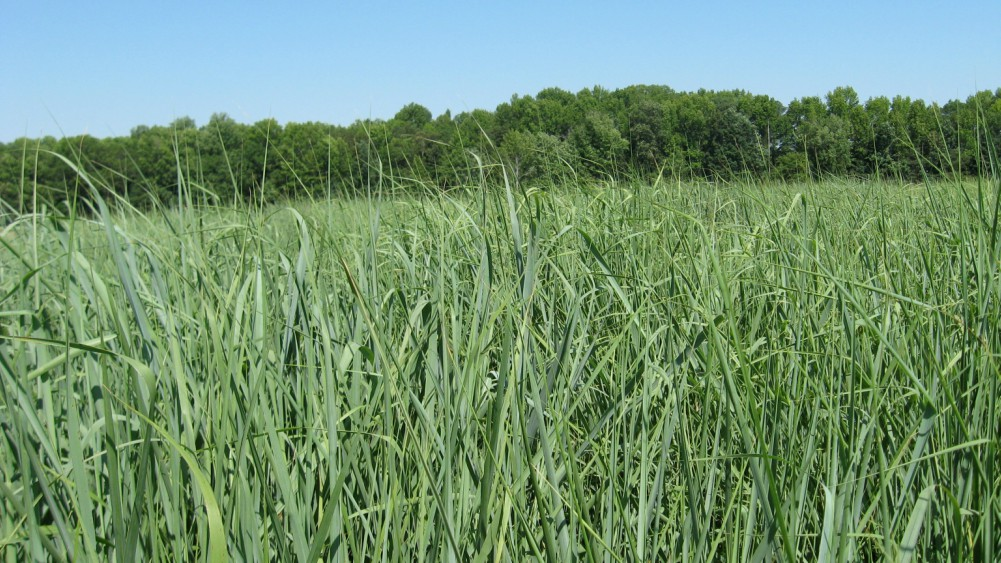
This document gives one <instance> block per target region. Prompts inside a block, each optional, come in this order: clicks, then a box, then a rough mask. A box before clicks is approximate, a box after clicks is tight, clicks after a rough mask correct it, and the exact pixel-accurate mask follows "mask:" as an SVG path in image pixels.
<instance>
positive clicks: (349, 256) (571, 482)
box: [0, 180, 1001, 561]
mask: <svg viewBox="0 0 1001 563" xmlns="http://www.w3.org/2000/svg"><path fill="white" fill-rule="evenodd" d="M81 189H82V190H83V191H86V190H87V189H89V188H88V187H87V186H86V185H83V186H82V188H81ZM998 197H999V187H998V184H997V183H996V182H993V181H987V180H981V181H980V182H971V183H967V184H961V183H941V184H929V185H924V184H917V185H915V184H899V183H865V182H849V181H833V180H832V181H829V182H823V183H817V184H800V185H789V184H777V185H755V184H733V185H708V184H693V185H686V184H678V183H658V184H656V185H653V186H649V185H646V186H628V185H611V186H574V185H569V186H552V187H550V188H549V189H545V190H538V189H535V190H528V191H524V190H522V189H520V188H517V187H513V188H512V187H508V188H505V187H504V186H497V187H484V186H471V187H470V188H469V189H468V190H466V191H463V192H456V193H455V194H453V195H442V194H439V193H429V194H428V195H424V196H414V195H408V196H394V197H377V196H372V197H370V198H360V199H339V200H333V201H322V202H302V203H301V204H297V205H295V206H294V208H293V207H265V208H236V207H229V208H206V207H201V208H191V209H189V208H183V209H180V210H170V211H163V212H159V211H151V212H148V213H138V212H135V211H123V210H112V211H108V210H107V209H105V208H104V207H103V205H100V206H98V209H97V210H96V211H95V212H93V213H86V214H85V213H82V212H81V213H79V214H78V215H77V216H75V217H73V216H72V215H73V214H72V213H68V212H60V213H46V214H41V215H33V216H24V217H19V218H16V219H15V221H14V223H13V224H11V225H10V226H9V227H7V228H6V231H5V232H4V236H3V239H2V243H0V380H2V402H0V429H2V430H0V435H2V439H0V560H3V561H22V560H26V559H32V558H34V559H46V558H48V559H54V560H61V559H73V560H105V559H114V560H117V561H153V560H156V561H183V560H202V559H210V560H222V559H225V558H227V557H229V558H232V559H236V560H251V561H253V560H261V559H264V560H282V561H302V560H310V561H316V560H318V559H322V560H324V561H360V560H376V559H377V560H383V561H424V560H429V561H521V560H525V559H530V558H535V559H548V560H574V559H577V560H583V561H619V560H627V561H647V560H691V561H705V560H713V561H744V560H776V559H777V560H790V561H792V560H823V561H840V560H872V559H880V558H886V559H893V560H909V559H911V558H916V559H921V560H981V561H991V560H996V559H998V558H999V557H1001V458H999V453H1001V452H999V436H998V434H999V427H1001V414H999V413H1001V409H999V405H998V399H997V397H998V391H999V378H1001V361H999V353H1001V331H999V326H1001V272H999V270H1001V263H999V256H1001V248H999V240H998V233H997V227H998V221H997V219H998V203H999V200H998Z"/></svg>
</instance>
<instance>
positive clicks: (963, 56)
mask: <svg viewBox="0 0 1001 563" xmlns="http://www.w3.org/2000/svg"><path fill="white" fill-rule="evenodd" d="M0 7H2V8H3V9H2V10H0V16H2V18H0V57H2V60H3V63H2V66H0V69H2V70H0V141H2V142H8V141H11V140H13V139H14V138H16V137H20V136H25V135H27V136H30V137H37V136H40V135H55V136H61V135H63V134H66V135H76V134H80V133H89V134H91V135H95V136H100V137H104V136H109V135H128V134H129V131H130V129H131V128H132V127H134V126H136V125H139V124H146V125H156V124H164V125H165V124H168V123H170V122H171V121H173V120H174V119H175V118H177V117H181V116H190V117H193V118H194V119H195V121H196V122H197V123H198V124H199V125H201V124H204V123H205V122H206V121H207V120H208V118H209V116H210V115H211V114H212V113H213V112H219V111H221V112H227V113H229V114H230V115H231V116H232V117H234V118H235V119H237V120H238V121H241V122H245V123H250V122H254V121H257V120H259V119H263V118H267V117H273V118H275V119H277V120H278V121H280V122H282V123H285V122H289V121H323V122H327V123H336V124H349V123H351V122H352V121H354V120H355V119H359V118H366V117H374V118H389V117H392V116H393V114H394V113H395V112H396V111H397V110H398V109H399V108H400V107H402V106H403V105H405V104H406V103H409V102H417V103H420V104H423V105H424V106H426V107H428V108H429V109H430V110H431V111H432V112H433V113H434V114H435V115H438V114H439V113H441V112H443V111H445V110H446V109H451V110H452V112H453V113H459V112H462V111H468V110H472V109H476V108H485V109H493V108H495V107H496V106H497V104H499V103H501V102H504V101H507V100H508V99H509V98H510V97H511V95H512V94H514V93H518V94H535V93H537V92H538V91H539V90H541V89H542V88H545V87H549V86H558V87H561V88H564V89H566V90H570V91H572V92H576V91H578V90H580V89H582V88H586V87H591V86H594V85H596V84H598V85H602V86H604V87H606V88H609V89H615V88H620V87H623V86H628V85H630V84H666V85H668V86H671V87H672V88H674V89H676V90H685V91H687V90H696V89H699V88H708V89H713V90H721V89H732V88H741V89H744V90H748V91H750V92H753V93H760V94H769V95H771V96H774V97H775V98H777V99H779V100H780V101H782V102H783V103H788V102H789V101H791V100H792V99H793V98H799V97H803V96H811V95H818V96H823V95H824V94H826V93H827V92H828V91H830V90H831V89H833V88H834V87H836V86H839V85H850V86H853V87H855V89H856V90H857V91H858V93H859V95H860V97H861V98H862V99H863V100H865V99H867V98H869V97H871V96H878V95H888V96H892V95H896V94H902V95H907V96H911V97H913V98H922V99H924V100H926V101H929V102H931V101H936V102H939V103H943V102H946V101H948V100H949V99H954V98H959V99H966V97H967V96H968V95H970V94H972V93H973V92H975V91H976V90H983V89H992V90H993V89H995V88H998V87H1001V31H999V29H998V23H999V22H1001V1H998V0H990V1H988V0H978V1H969V2H954V3H946V2H930V1H924V0H919V1H903V0H891V1H885V2H877V1H872V2H861V1H859V2H816V1H812V0H798V1H783V2H747V1H741V2H737V1H726V2H722V1H717V2H624V1H623V2H613V1H611V0H606V1H603V2H590V1H588V2H573V3H571V2H550V1H544V0H538V1H535V2H527V1H513V2H480V1H468V0H467V1H464V2H434V1H430V0H428V1H425V2H414V1H411V2H385V1H371V2H363V1H361V0H358V1H352V2H342V1H336V2H287V3H286V2H281V3H279V2H256V1H247V2H213V1H209V2H187V1H171V2H166V1H138V2H137V1H129V2H126V1H121V0H115V1H103V2H69V1H62V2H51V1H40V0H32V1H16V0H2V4H0Z"/></svg>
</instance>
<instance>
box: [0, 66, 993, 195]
mask: <svg viewBox="0 0 1001 563" xmlns="http://www.w3.org/2000/svg"><path fill="white" fill-rule="evenodd" d="M999 139H1001V88H998V89H997V90H993V91H991V90H984V91H981V92H978V93H976V94H974V95H972V96H970V97H969V98H967V100H965V101H960V100H953V101H950V102H948V103H946V104H945V105H942V106H939V105H938V104H935V103H932V104H926V103H925V102H923V101H922V100H915V99H911V98H909V97H905V96H895V97H893V98H892V99H888V98H886V97H875V98H870V99H868V100H865V101H862V100H861V99H860V98H859V96H858V94H857V93H856V91H855V90H854V89H853V88H851V87H848V86H842V87H838V88H835V89H834V90H832V91H831V92H828V93H827V94H826V96H824V97H822V98H821V97H818V96H808V97H804V98H800V99H795V100H792V101H790V102H789V103H788V104H783V103H782V102H780V101H778V100H775V99H773V98H771V97H769V96H764V95H755V94H752V93H749V92H745V91H742V90H732V91H707V90H699V91H696V92H677V91H675V90H672V89H671V88H669V87H667V86H655V85H636V86H629V87H626V88H622V89H618V90H614V91H610V90H607V89H604V88H601V87H599V86H596V87H594V88H590V89H584V90H581V91H580V92H578V93H576V94H574V93H571V92H568V91H565V90H562V89H559V88H547V89H544V90H542V91H540V92H539V93H538V94H536V95H535V96H531V95H515V96H512V97H511V99H510V100H509V101H508V102H505V103H502V104H500V105H499V106H497V108H495V109H494V110H493V111H488V110H473V111H470V112H464V113H460V114H458V115H455V116H453V115H452V114H451V113H450V112H445V113H443V114H441V115H439V116H437V117H435V116H434V115H433V114H432V112H431V111H430V110H428V109H427V108H426V107H424V106H422V105H420V104H416V103H411V104H408V105H406V106H404V107H403V108H401V109H400V110H399V111H398V112H397V113H396V115H395V116H394V117H392V118H391V119H388V120H380V119H366V120H359V121H356V122H354V123H352V124H350V125H346V126H342V125H331V124H325V123H318V122H308V123H288V124H284V125H282V124H280V123H278V122H277V121H275V120H274V119H266V120H262V121H259V122H257V123H253V124H241V123H238V122H236V121H235V120H233V119H232V118H231V117H230V116H228V115H227V114H225V113H216V114H213V115H212V117H211V118H210V119H209V121H208V123H205V124H203V125H201V126H198V125H197V124H196V123H195V121H194V120H193V119H191V118H190V117H181V118H178V119H175V120H174V121H173V122H172V123H170V124H169V125H166V126H162V125H152V126H149V125H137V126H136V127H134V128H133V129H132V131H131V132H130V135H128V136H126V137H113V138H104V139H98V138H94V137H90V136H87V135H83V136H76V137H67V138H63V139H55V138H53V137H45V138H40V139H28V138H21V139H17V140H14V141H12V142H10V143H6V144H2V143H0V199H2V200H3V201H4V202H5V203H6V205H7V206H9V208H13V209H16V210H25V209H26V208H27V207H29V206H30V201H31V199H32V198H31V197H29V195H30V194H31V193H33V192H35V191H37V193H39V194H42V196H43V199H44V200H46V201H49V202H58V201H60V200H63V199H65V198H67V197H69V194H70V193H71V192H72V190H73V187H72V186H73V181H74V179H73V174H72V173H71V171H70V170H69V169H68V168H67V167H66V166H65V164H64V163H63V162H62V161H60V160H59V159H57V158H55V157H54V156H53V155H52V153H58V154H62V155H65V156H67V157H69V158H71V159H75V160H77V161H79V162H80V163H82V164H83V165H84V166H85V168H86V169H87V170H88V171H90V172H91V173H92V174H99V175H101V177H102V179H103V180H104V184H106V185H108V186H111V188H112V189H114V190H115V191H116V192H117V193H118V195H120V196H123V197H125V198H127V199H128V200H129V201H130V202H132V203H133V204H135V205H143V204H146V203H149V202H151V201H154V200H156V201H160V202H167V203H169V202H171V201H173V200H175V199H176V198H177V197H178V194H179V193H180V190H179V189H178V186H179V185H185V186H186V187H188V188H191V187H195V188H197V192H198V193H200V194H202V195H205V196H207V197H214V198H217V199H220V200H230V199H232V198H251V197H254V198H256V197H261V196H263V197H265V198H283V197H299V196H302V195H306V194H309V195H315V194H316V193H347V194H350V193H354V192H357V191H360V190H364V189H366V188H368V187H371V186H372V185H373V182H378V181H379V180H380V179H384V178H388V177H393V178H397V179H407V178H412V179H420V180H421V181H425V182H431V183H433V184H434V185H437V186H439V187H440V188H449V187H452V186H460V185H464V184H468V182H469V181H471V180H474V179H476V178H478V177H479V175H480V173H481V172H483V171H484V170H488V171H490V170H496V169H497V167H482V165H483V164H499V163H502V164H504V165H505V166H507V170H508V173H509V175H511V176H513V177H514V178H513V179H514V180H515V181H518V182H534V181H552V179H553V178H554V177H562V176H565V175H568V174H570V175H572V176H574V177H578V178H599V179H608V178H639V179H641V178H653V177H656V176H658V175H671V176H674V177H679V178H713V179H715V178H722V179H727V178H732V177H737V176H739V177H760V178H764V177H775V178H786V179H806V178H811V177H820V176H829V175H852V176H860V177H866V176H879V177H895V178H901V179H914V178H919V177H922V176H923V175H933V176H934V175H941V174H978V173H982V172H984V171H985V170H986V168H987V163H989V162H990V158H988V157H989V155H990V154H991V152H993V153H994V154H997V148H998V145H997V143H998V140H999Z"/></svg>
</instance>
